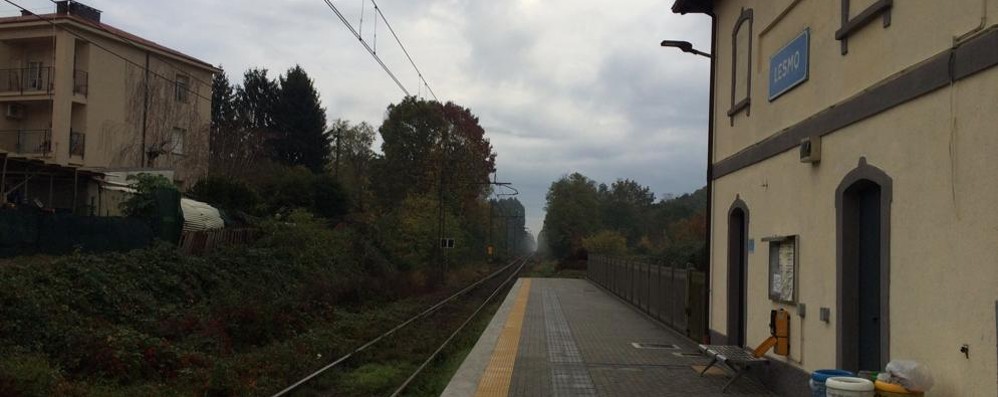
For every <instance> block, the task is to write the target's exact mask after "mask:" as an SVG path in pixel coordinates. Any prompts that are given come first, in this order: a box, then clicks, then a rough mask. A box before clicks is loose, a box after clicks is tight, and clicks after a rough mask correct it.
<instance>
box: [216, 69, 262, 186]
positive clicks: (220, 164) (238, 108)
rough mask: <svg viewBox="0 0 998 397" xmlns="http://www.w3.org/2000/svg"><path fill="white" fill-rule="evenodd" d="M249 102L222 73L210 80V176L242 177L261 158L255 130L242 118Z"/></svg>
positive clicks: (246, 96)
mask: <svg viewBox="0 0 998 397" xmlns="http://www.w3.org/2000/svg"><path fill="white" fill-rule="evenodd" d="M250 80H252V79H250ZM251 84H252V83H251ZM249 98H250V96H249V94H248V92H246V91H244V90H242V89H238V90H237V89H236V87H233V86H232V83H230V82H229V78H228V76H226V74H225V72H224V71H223V72H221V73H218V74H216V75H215V78H214V79H213V80H212V103H211V135H210V140H209V146H210V158H209V161H210V164H211V172H212V174H213V175H216V176H225V177H239V176H243V175H244V174H245V173H247V172H248V168H250V167H251V166H252V165H254V164H256V163H257V162H258V161H259V160H260V159H261V158H262V157H263V156H262V151H263V146H262V145H261V144H260V140H259V139H257V134H256V133H255V132H256V131H257V130H256V129H253V128H251V126H250V123H249V122H248V121H247V120H246V119H244V117H243V116H245V115H246V114H247V113H246V112H245V111H244V110H243V107H245V106H249V104H250V103H251V100H250V99H249ZM254 107H255V105H254Z"/></svg>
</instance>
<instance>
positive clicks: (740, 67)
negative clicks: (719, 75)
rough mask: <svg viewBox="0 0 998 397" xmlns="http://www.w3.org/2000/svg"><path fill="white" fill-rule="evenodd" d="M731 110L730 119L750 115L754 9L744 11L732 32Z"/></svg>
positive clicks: (729, 112)
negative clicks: (743, 112)
mask: <svg viewBox="0 0 998 397" xmlns="http://www.w3.org/2000/svg"><path fill="white" fill-rule="evenodd" d="M731 54H732V58H731V110H728V117H730V118H731V124H732V125H734V123H735V119H734V116H735V115H736V114H738V112H741V111H742V110H745V114H746V115H747V114H749V113H750V111H749V103H750V98H751V96H752V95H751V93H752V9H751V8H749V9H744V8H743V9H742V13H741V15H740V16H739V17H738V21H736V22H735V29H734V30H733V31H732V32H731Z"/></svg>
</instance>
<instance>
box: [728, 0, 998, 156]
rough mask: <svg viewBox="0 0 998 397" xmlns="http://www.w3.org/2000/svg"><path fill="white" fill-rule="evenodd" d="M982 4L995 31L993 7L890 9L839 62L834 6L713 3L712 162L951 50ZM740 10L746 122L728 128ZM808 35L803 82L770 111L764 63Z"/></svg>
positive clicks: (933, 4) (971, 1)
mask: <svg viewBox="0 0 998 397" xmlns="http://www.w3.org/2000/svg"><path fill="white" fill-rule="evenodd" d="M985 1H987V4H988V13H989V16H988V22H987V25H994V24H995V23H996V21H998V17H996V16H998V0H949V1H936V0H905V1H903V2H895V5H894V7H893V9H892V18H891V19H892V24H891V26H890V27H888V28H886V29H885V28H883V27H882V24H881V22H880V20H879V19H878V20H876V21H874V22H872V23H871V24H869V25H867V26H866V27H864V28H863V29H862V30H861V31H859V32H858V33H856V34H854V35H852V36H850V37H849V54H848V55H845V56H843V55H841V49H840V45H839V41H837V40H835V31H836V30H838V29H839V25H840V24H841V21H840V14H841V3H840V2H839V1H815V0H803V1H800V2H793V1H790V0H779V1H770V0H739V1H717V2H715V3H716V13H717V18H718V29H719V31H718V47H717V51H716V52H717V55H718V57H717V68H718V69H717V95H716V98H715V106H716V109H717V110H718V111H717V115H718V116H717V118H716V120H715V121H716V124H715V125H716V135H715V137H716V142H717V144H716V145H715V148H714V159H715V161H717V160H721V159H724V158H726V157H728V156H730V155H732V154H734V153H737V152H738V151H740V150H742V149H744V148H745V147H747V146H749V145H751V144H753V143H755V142H758V141H760V140H763V139H764V138H766V137H769V136H771V135H773V134H775V133H777V132H778V131H780V130H782V129H784V128H786V127H788V126H790V125H793V124H795V123H797V122H799V121H801V120H804V119H806V118H807V117H809V116H811V115H813V114H815V113H817V112H818V111H820V110H822V109H825V108H827V107H829V106H832V105H834V104H835V103H838V102H840V101H842V100H844V99H847V98H849V97H852V96H854V95H856V94H858V93H860V92H862V91H863V90H865V89H866V88H868V87H869V86H870V85H872V84H874V83H876V82H878V81H881V80H883V79H884V78H886V77H888V76H891V75H893V74H895V73H897V72H899V71H901V70H903V69H905V68H907V67H910V66H912V65H915V64H917V63H919V62H921V61H923V60H925V59H927V58H929V57H930V56H932V55H934V54H937V53H939V52H941V51H943V50H945V49H948V48H950V47H952V46H953V44H954V37H957V36H961V35H963V34H965V33H967V32H969V31H971V30H973V29H974V28H977V27H979V26H980V24H981V20H982V15H984V13H983V4H985ZM795 3H796V5H794V6H793V7H792V8H789V11H787V12H786V14H785V16H784V17H782V19H779V20H777V17H778V16H780V15H781V14H783V13H784V11H785V10H787V9H788V6H790V5H792V4H795ZM853 3H854V5H853V6H852V10H853V12H858V11H859V10H861V9H862V7H861V6H862V4H863V3H864V2H862V1H856V0H854V1H853ZM742 8H751V9H753V13H754V22H753V44H752V45H753V53H752V65H753V68H752V72H753V74H752V95H751V101H752V107H751V109H750V114H749V115H746V113H745V112H742V113H739V114H738V115H736V116H735V117H734V126H732V125H731V119H729V118H728V116H727V111H728V109H730V108H731V94H730V89H731V59H732V57H731V48H732V47H731V33H732V30H733V29H734V26H735V21H736V20H737V19H738V16H739V14H740V11H741V9H742ZM808 27H809V28H810V29H811V62H810V64H811V68H810V79H809V81H807V82H806V83H804V84H802V85H800V86H798V87H797V88H796V89H794V90H791V91H790V92H788V93H786V94H784V95H783V96H781V97H779V98H777V99H776V101H774V102H773V103H769V101H768V97H769V94H768V81H769V58H770V56H772V55H773V53H775V52H776V51H777V50H779V49H780V48H781V47H783V46H784V45H785V44H786V43H787V42H789V41H790V40H791V39H793V38H794V37H796V36H797V35H798V34H800V33H801V32H802V31H803V30H804V29H805V28H808Z"/></svg>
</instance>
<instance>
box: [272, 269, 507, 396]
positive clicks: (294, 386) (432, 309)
mask: <svg viewBox="0 0 998 397" xmlns="http://www.w3.org/2000/svg"><path fill="white" fill-rule="evenodd" d="M516 263H517V261H513V262H510V264H509V265H506V266H504V267H502V268H501V269H499V270H496V271H495V272H492V273H491V274H489V275H488V276H485V277H484V278H482V279H481V280H478V281H476V282H474V283H472V284H470V285H468V286H467V287H464V289H462V290H460V291H458V292H455V293H454V294H453V295H451V296H449V297H447V298H446V299H444V300H442V301H440V302H437V303H436V304H434V305H433V306H430V307H429V308H427V309H426V310H423V311H422V312H420V313H419V314H416V315H415V316H412V317H410V318H409V319H408V320H406V321H403V322H402V323H400V324H399V325H396V326H395V327H394V328H392V329H390V330H388V331H387V332H385V333H383V334H381V335H379V336H378V337H376V338H374V339H371V340H370V341H368V342H367V343H364V344H363V345H360V347H358V348H356V349H354V350H353V351H351V352H349V353H347V354H345V355H343V356H342V357H340V358H338V359H336V360H334V361H333V362H332V363H330V364H328V365H326V366H325V367H322V368H320V369H319V370H317V371H315V372H313V373H311V374H309V375H308V376H306V377H304V378H302V379H301V380H299V381H297V382H295V383H294V384H292V385H291V386H288V387H287V388H285V389H284V390H281V391H279V392H277V393H276V394H274V395H273V397H280V396H283V395H286V394H288V393H290V392H291V391H293V390H295V389H297V388H298V387H299V386H301V385H303V384H305V383H307V382H308V381H310V380H312V379H314V378H315V377H316V376H319V375H321V374H322V373H324V372H326V371H328V370H329V369H331V368H333V367H335V366H337V365H340V364H342V363H343V362H344V361H346V360H348V359H349V358H350V357H353V355H354V354H357V353H360V352H361V351H364V350H365V349H367V348H369V347H371V346H373V345H374V344H376V343H378V342H380V341H381V340H383V339H385V338H386V337H388V336H391V335H392V334H394V333H395V332H397V331H399V330H401V329H402V328H405V327H406V326H407V325H409V324H412V323H413V322H414V321H416V320H418V319H420V318H423V317H426V316H427V315H429V314H431V313H433V312H435V311H437V310H438V309H440V308H441V307H443V305H445V304H447V303H449V302H451V301H453V300H454V299H457V298H458V297H461V296H462V295H464V294H466V293H468V291H471V290H472V289H474V288H475V287H477V286H479V285H481V284H482V283H484V282H486V281H488V280H491V279H493V278H495V277H496V276H498V275H500V274H502V273H503V272H505V271H506V270H509V269H510V268H511V267H513V266H515V265H516Z"/></svg>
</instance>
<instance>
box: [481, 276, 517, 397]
mask: <svg viewBox="0 0 998 397" xmlns="http://www.w3.org/2000/svg"><path fill="white" fill-rule="evenodd" d="M529 297H530V279H529V278H525V279H523V280H522V281H521V284H520V290H519V291H518V292H517V294H516V301H514V302H513V307H512V308H511V309H510V311H509V316H508V317H506V323H505V324H504V325H503V327H502V332H500V333H499V340H498V341H496V348H495V350H493V351H492V358H490V359H489V366H488V367H486V368H485V373H483V374H482V378H481V379H479V381H478V390H477V391H476V392H475V396H477V397H506V396H507V395H508V394H509V383H510V380H512V379H513V365H514V364H516V355H517V353H518V352H519V350H520V331H521V329H523V316H524V314H526V312H527V299H528V298H529Z"/></svg>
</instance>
